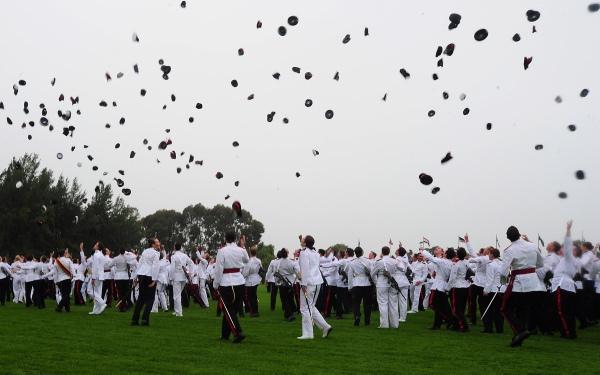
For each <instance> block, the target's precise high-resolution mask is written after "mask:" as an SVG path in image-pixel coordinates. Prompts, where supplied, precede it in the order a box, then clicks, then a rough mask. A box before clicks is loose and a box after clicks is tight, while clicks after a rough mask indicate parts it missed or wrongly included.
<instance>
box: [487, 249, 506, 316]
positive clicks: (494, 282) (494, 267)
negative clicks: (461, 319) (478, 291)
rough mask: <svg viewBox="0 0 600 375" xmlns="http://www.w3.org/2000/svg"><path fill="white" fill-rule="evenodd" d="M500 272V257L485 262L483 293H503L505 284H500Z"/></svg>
mask: <svg viewBox="0 0 600 375" xmlns="http://www.w3.org/2000/svg"><path fill="white" fill-rule="evenodd" d="M501 272H502V261H500V259H494V260H492V261H490V262H489V263H488V264H487V267H486V268H485V275H486V277H485V284H484V286H483V292H484V293H486V294H493V293H496V292H498V293H504V291H505V290H506V285H505V284H502V283H501V281H500V276H501ZM482 314H483V312H482Z"/></svg>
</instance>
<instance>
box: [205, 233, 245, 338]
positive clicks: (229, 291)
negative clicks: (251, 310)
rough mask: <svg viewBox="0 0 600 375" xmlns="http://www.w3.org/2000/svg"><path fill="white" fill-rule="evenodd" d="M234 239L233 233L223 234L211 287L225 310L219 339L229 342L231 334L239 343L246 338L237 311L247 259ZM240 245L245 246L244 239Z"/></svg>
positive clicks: (242, 290)
mask: <svg viewBox="0 0 600 375" xmlns="http://www.w3.org/2000/svg"><path fill="white" fill-rule="evenodd" d="M235 238H236V235H235V233H233V232H228V233H226V234H225V241H226V242H227V245H225V247H223V248H222V249H220V250H219V251H218V253H217V260H216V262H215V280H214V282H213V285H214V288H215V289H216V290H218V293H219V295H220V300H221V301H220V302H221V304H222V306H221V308H223V309H224V310H225V311H223V321H222V323H221V339H222V340H229V336H230V335H231V334H233V336H234V339H233V342H234V343H239V342H241V341H242V340H244V339H245V338H246V336H245V335H244V334H243V332H242V327H241V325H240V322H239V319H238V313H239V311H238V309H239V307H240V306H241V298H242V297H243V296H244V284H245V282H246V280H245V279H244V276H243V275H242V272H241V271H242V268H244V265H245V264H246V263H248V261H249V258H248V253H247V252H246V250H245V249H243V248H241V247H239V246H237V245H236V244H235ZM240 244H241V245H242V246H244V245H245V239H244V237H242V239H241V241H240ZM223 305H224V306H223Z"/></svg>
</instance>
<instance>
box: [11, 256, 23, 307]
mask: <svg viewBox="0 0 600 375" xmlns="http://www.w3.org/2000/svg"><path fill="white" fill-rule="evenodd" d="M21 264H22V263H21V262H20V261H16V262H13V263H12V264H11V267H12V269H13V274H12V278H13V295H14V298H13V303H24V302H25V278H24V276H23V273H24V272H23V270H21Z"/></svg>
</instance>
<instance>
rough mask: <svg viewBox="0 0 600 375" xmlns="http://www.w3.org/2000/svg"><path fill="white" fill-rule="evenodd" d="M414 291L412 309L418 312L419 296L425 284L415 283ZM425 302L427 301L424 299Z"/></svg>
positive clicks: (412, 287)
mask: <svg viewBox="0 0 600 375" xmlns="http://www.w3.org/2000/svg"><path fill="white" fill-rule="evenodd" d="M411 289H412V292H411V296H412V307H411V309H410V310H411V311H414V312H418V311H419V297H421V289H423V284H419V285H413V286H411ZM423 304H425V301H424V300H423Z"/></svg>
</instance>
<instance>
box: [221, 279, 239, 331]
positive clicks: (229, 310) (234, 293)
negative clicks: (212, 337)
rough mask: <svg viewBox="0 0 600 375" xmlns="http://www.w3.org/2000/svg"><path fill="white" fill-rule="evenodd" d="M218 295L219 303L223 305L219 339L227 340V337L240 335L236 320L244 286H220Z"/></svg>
mask: <svg viewBox="0 0 600 375" xmlns="http://www.w3.org/2000/svg"><path fill="white" fill-rule="evenodd" d="M219 294H220V295H221V301H220V302H221V303H224V304H225V306H224V308H223V321H222V323H221V338H224V339H229V336H230V335H231V334H233V336H238V335H240V334H241V333H242V326H241V325H240V321H239V319H238V313H239V308H240V307H241V300H242V298H243V296H244V284H241V285H235V286H220V287H219Z"/></svg>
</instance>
